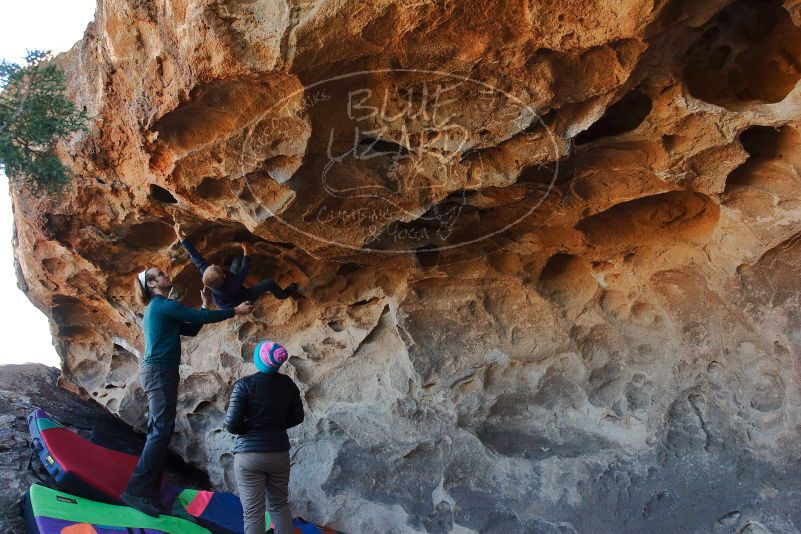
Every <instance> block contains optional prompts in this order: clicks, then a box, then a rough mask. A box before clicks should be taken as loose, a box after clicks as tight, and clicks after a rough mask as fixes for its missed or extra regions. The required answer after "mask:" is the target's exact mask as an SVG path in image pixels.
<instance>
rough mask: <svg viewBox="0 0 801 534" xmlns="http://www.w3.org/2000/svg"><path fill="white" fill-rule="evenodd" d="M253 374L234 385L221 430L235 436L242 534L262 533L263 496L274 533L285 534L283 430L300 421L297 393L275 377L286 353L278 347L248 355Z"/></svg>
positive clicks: (288, 518)
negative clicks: (251, 357)
mask: <svg viewBox="0 0 801 534" xmlns="http://www.w3.org/2000/svg"><path fill="white" fill-rule="evenodd" d="M253 360H254V363H255V364H256V369H258V370H259V372H258V373H255V374H252V375H250V376H246V377H244V378H241V379H239V380H238V381H237V382H236V384H234V390H233V392H232V393H231V399H230V401H229V403H228V412H227V413H226V414H225V428H226V429H228V432H230V433H232V434H237V438H236V447H235V448H234V471H235V472H236V481H237V485H238V487H239V498H240V499H241V500H242V508H243V510H244V519H245V534H264V532H265V531H266V530H267V525H266V522H265V520H264V509H265V503H264V496H265V491H266V493H267V500H268V501H269V510H270V518H271V519H272V523H273V525H274V526H275V532H276V534H290V533H291V532H292V530H293V527H292V514H291V513H290V511H289V503H288V498H289V437H288V436H287V433H286V430H287V429H288V428H292V427H293V426H296V425H299V424H300V423H302V422H303V403H302V401H301V400H300V391H299V390H298V387H297V386H296V385H295V383H294V382H293V381H292V379H291V378H289V377H288V376H286V375H282V374H279V373H278V369H279V368H280V367H281V364H282V363H284V362H285V361H286V360H287V351H286V349H285V348H284V347H282V346H281V345H279V344H278V343H275V342H272V341H262V342H260V343H259V344H258V345H256V349H255V350H254V351H253Z"/></svg>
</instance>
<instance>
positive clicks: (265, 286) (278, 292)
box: [248, 278, 298, 301]
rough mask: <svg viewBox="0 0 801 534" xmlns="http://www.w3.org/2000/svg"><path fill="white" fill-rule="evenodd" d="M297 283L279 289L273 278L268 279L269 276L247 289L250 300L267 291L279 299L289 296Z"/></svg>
mask: <svg viewBox="0 0 801 534" xmlns="http://www.w3.org/2000/svg"><path fill="white" fill-rule="evenodd" d="M297 287H298V285H297V284H289V285H288V286H287V287H286V289H281V287H280V286H279V285H278V284H276V283H275V281H274V280H270V279H269V278H265V279H264V280H262V281H261V282H259V283H258V284H256V285H254V286H251V287H250V288H249V289H248V293H250V300H251V301H255V300H256V299H258V298H259V297H260V296H262V295H264V294H265V293H267V292H268V291H269V292H270V293H272V295H273V296H274V297H275V298H277V299H280V300H284V299H285V298H287V297H289V295H291V294H292V292H293V291H295V288H297Z"/></svg>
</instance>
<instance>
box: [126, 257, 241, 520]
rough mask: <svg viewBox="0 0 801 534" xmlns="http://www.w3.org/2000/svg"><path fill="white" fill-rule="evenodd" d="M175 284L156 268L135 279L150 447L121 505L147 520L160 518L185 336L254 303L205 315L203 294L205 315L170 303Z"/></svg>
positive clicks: (205, 299)
mask: <svg viewBox="0 0 801 534" xmlns="http://www.w3.org/2000/svg"><path fill="white" fill-rule="evenodd" d="M171 288H172V280H170V277H169V276H168V275H167V274H165V273H164V272H163V271H160V270H159V269H157V268H155V267H151V268H149V269H145V270H144V271H142V272H141V273H139V275H138V276H137V280H136V284H135V286H134V289H135V291H136V295H137V297H138V299H139V301H140V302H141V303H142V304H144V305H146V306H147V307H146V308H145V316H144V321H143V324H142V326H143V329H144V334H145V357H144V360H143V361H142V368H141V369H140V370H139V381H140V382H141V383H142V388H143V389H144V391H145V393H146V394H147V405H148V410H149V412H150V415H149V417H148V422H147V427H148V432H147V441H146V442H145V447H144V449H143V450H142V456H140V457H139V462H138V463H137V464H136V468H135V469H134V472H133V474H132V475H131V479H130V480H129V481H128V487H127V488H126V489H125V493H123V494H122V496H121V497H120V498H121V499H122V501H123V502H124V503H125V504H127V505H128V506H131V507H133V508H136V509H137V510H139V511H141V512H144V513H146V514H148V515H152V516H158V515H159V512H160V510H159V503H160V500H161V499H160V490H161V478H162V476H163V474H164V461H165V459H166V455H167V449H168V447H169V444H170V439H171V438H172V434H173V431H174V430H175V409H176V406H177V404H178V380H179V374H178V365H179V363H180V361H181V336H195V335H197V333H198V332H200V329H201V327H202V326H203V325H204V324H208V323H217V322H220V321H224V320H225V319H229V318H231V317H233V316H234V315H246V314H249V313H251V312H252V311H253V305H252V304H251V303H250V302H243V303H242V304H240V305H239V306H237V307H236V308H233V309H229V310H213V311H212V310H208V309H205V308H207V306H208V302H209V297H210V295H209V292H208V291H205V290H204V291H203V292H201V296H202V298H203V308H204V309H200V310H197V309H194V308H189V307H187V306H184V305H183V304H181V303H180V302H176V301H174V300H170V299H169V298H167V295H169V292H170V289H171Z"/></svg>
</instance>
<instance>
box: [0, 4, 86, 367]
mask: <svg viewBox="0 0 801 534" xmlns="http://www.w3.org/2000/svg"><path fill="white" fill-rule="evenodd" d="M94 13H95V0H24V1H22V0H0V58H2V59H6V60H9V61H15V62H18V63H21V62H22V58H23V57H24V55H25V51H26V50H33V49H39V50H52V51H53V52H54V53H58V52H63V51H66V50H69V49H70V48H72V45H74V44H75V43H76V42H77V41H79V40H80V39H81V38H82V37H83V32H84V30H85V29H86V25H87V24H88V23H89V22H90V21H91V20H92V19H93V18H94ZM12 225H13V219H12V216H11V199H10V197H9V195H8V178H6V176H5V175H3V174H2V173H0V295H2V296H3V305H2V306H0V325H2V326H1V327H0V331H1V332H2V338H3V345H2V347H3V348H2V350H0V365H2V364H9V363H26V362H38V363H45V364H47V365H52V366H58V365H59V359H58V354H56V350H55V349H54V348H53V343H52V338H51V336H50V327H49V326H48V323H47V318H46V317H45V316H44V314H42V313H41V312H40V311H39V310H37V309H36V308H35V307H34V306H33V304H31V302H30V301H29V300H28V298H27V297H26V296H25V294H24V293H23V292H22V291H20V290H19V288H17V278H16V275H15V274H14V254H13V252H12V249H11V234H12Z"/></svg>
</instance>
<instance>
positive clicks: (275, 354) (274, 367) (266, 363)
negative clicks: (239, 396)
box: [253, 339, 289, 373]
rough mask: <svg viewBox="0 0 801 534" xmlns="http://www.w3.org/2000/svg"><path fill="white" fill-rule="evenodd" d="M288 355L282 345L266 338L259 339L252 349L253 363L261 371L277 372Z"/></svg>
mask: <svg viewBox="0 0 801 534" xmlns="http://www.w3.org/2000/svg"><path fill="white" fill-rule="evenodd" d="M288 357H289V354H288V353H287V351H286V349H285V348H284V347H283V346H281V345H279V344H278V343H276V342H275V341H269V340H267V339H265V340H264V341H260V342H259V344H258V345H256V348H255V349H254V350H253V363H255V364H256V369H258V370H259V371H261V372H262V373H277V372H278V369H279V368H280V367H281V364H282V363H284V362H285V361H286V360H287V358H288Z"/></svg>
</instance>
